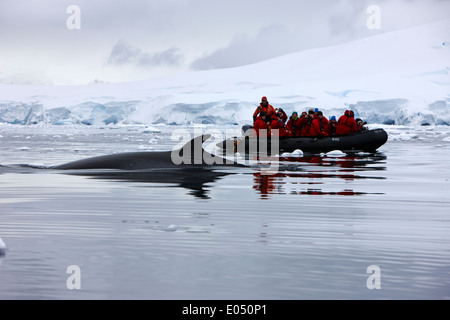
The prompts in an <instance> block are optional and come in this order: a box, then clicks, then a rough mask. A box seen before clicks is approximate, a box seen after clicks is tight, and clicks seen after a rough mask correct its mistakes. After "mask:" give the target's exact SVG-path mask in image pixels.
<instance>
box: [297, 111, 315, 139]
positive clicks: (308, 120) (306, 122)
mask: <svg viewBox="0 0 450 320" xmlns="http://www.w3.org/2000/svg"><path fill="white" fill-rule="evenodd" d="M313 121H314V109H310V110H309V111H308V114H307V115H306V116H305V117H302V118H300V126H301V127H302V129H301V131H300V136H302V137H312V136H313V135H312V132H311V126H312V123H313Z"/></svg>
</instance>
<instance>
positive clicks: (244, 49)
mask: <svg viewBox="0 0 450 320" xmlns="http://www.w3.org/2000/svg"><path fill="white" fill-rule="evenodd" d="M71 5H76V6H78V8H79V9H80V15H79V17H80V19H79V20H73V19H72V18H73V17H75V18H76V17H77V16H73V13H74V12H73V11H71V12H70V13H67V9H68V8H69V6H71ZM369 5H377V6H378V7H379V8H380V22H381V29H379V30H376V29H375V30H370V29H369V28H368V27H367V19H368V18H369V17H370V14H368V13H367V8H368V7H369ZM448 12H450V1H448V0H372V1H370V0H316V1H301V0H277V1H273V0H220V1H217V0H127V1H113V0H1V1H0V82H11V81H15V82H33V83H37V82H44V83H45V82H51V83H54V84H87V83H90V82H92V81H94V80H95V79H97V80H101V81H108V82H121V81H133V80H142V79H147V78H151V77H155V76H160V75H166V74H173V73H178V72H186V71H191V70H205V69H214V68H228V67H234V66H240V65H245V64H249V63H254V62H258V61H261V60H264V59H268V58H272V57H276V56H279V55H283V54H287V53H291V52H295V51H299V50H305V49H309V48H315V47H321V46H328V45H335V44H339V43H343V42H347V41H351V40H354V39H357V38H361V37H367V36H372V35H376V34H379V33H381V32H389V31H392V30H396V29H401V28H407V27H411V26H416V25H421V24H425V23H431V22H434V21H438V20H441V19H445V18H447V15H448ZM67 20H69V22H71V23H69V24H71V25H72V26H74V25H75V24H76V23H77V21H79V26H80V27H81V28H80V29H70V28H68V26H67Z"/></svg>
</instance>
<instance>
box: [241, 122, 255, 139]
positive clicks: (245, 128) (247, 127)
mask: <svg viewBox="0 0 450 320" xmlns="http://www.w3.org/2000/svg"><path fill="white" fill-rule="evenodd" d="M252 129H253V126H252V125H250V124H244V125H243V126H242V135H243V136H244V137H246V136H248V135H250V134H251V132H252V131H251V130H252ZM249 130H250V131H249Z"/></svg>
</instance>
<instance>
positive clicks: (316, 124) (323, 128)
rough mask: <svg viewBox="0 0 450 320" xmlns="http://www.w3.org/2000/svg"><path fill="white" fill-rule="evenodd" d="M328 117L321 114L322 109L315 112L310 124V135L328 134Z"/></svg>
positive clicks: (323, 135) (325, 135)
mask: <svg viewBox="0 0 450 320" xmlns="http://www.w3.org/2000/svg"><path fill="white" fill-rule="evenodd" d="M327 131H328V119H327V118H325V117H324V116H323V113H322V111H318V112H317V117H316V118H315V119H314V120H313V122H312V125H311V131H310V132H311V135H312V136H316V137H319V136H322V137H327V136H328V133H327Z"/></svg>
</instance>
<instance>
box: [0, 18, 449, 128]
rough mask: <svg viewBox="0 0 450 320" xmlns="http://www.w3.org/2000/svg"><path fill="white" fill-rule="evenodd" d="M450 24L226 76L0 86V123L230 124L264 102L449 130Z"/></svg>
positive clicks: (210, 73)
mask: <svg viewBox="0 0 450 320" xmlns="http://www.w3.org/2000/svg"><path fill="white" fill-rule="evenodd" d="M449 35H450V20H444V21H440V22H437V23H434V24H431V25H426V26H422V27H416V28H411V29H405V30H400V31H396V32H391V33H384V34H378V35H375V36H372V37H369V38H365V39H361V40H357V41H353V42H349V43H346V44H342V45H338V46H333V47H326V48H318V49H313V50H307V51H302V52H297V53H293V54H289V55H286V56H282V57H278V58H275V59H271V60H267V61H263V62H260V63H256V64H252V65H248V66H244V67H239V68H230V69H222V70H210V71H200V72H191V73H185V74H178V75H175V76H170V77H163V78H158V79H151V80H147V81H139V82H129V83H118V84H91V85H87V86H51V85H45V86H26V85H0V123H2V122H3V123H11V124H23V125H28V124H36V123H49V124H58V125H65V124H80V123H81V124H88V125H89V124H111V123H112V124H121V123H122V124H133V123H142V124H189V123H192V122H194V123H204V124H216V125H217V124H219V125H220V124H234V123H244V122H248V121H250V120H251V119H252V114H253V111H254V110H255V108H256V106H257V105H258V104H259V101H260V98H261V97H262V96H267V97H268V98H269V102H270V103H271V104H272V105H274V106H275V107H282V108H283V109H284V110H285V111H286V112H287V113H289V114H290V113H291V112H293V111H298V112H301V111H304V110H307V109H308V108H311V107H318V108H320V109H321V110H323V111H324V113H325V115H326V116H332V115H335V116H339V115H340V114H342V113H343V112H344V111H345V110H346V109H353V110H354V111H355V114H356V116H357V117H361V118H363V119H364V120H366V121H367V122H368V123H381V124H397V125H449V124H450V112H449V111H450V48H449V46H448V43H449V40H450V39H448V37H449Z"/></svg>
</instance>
